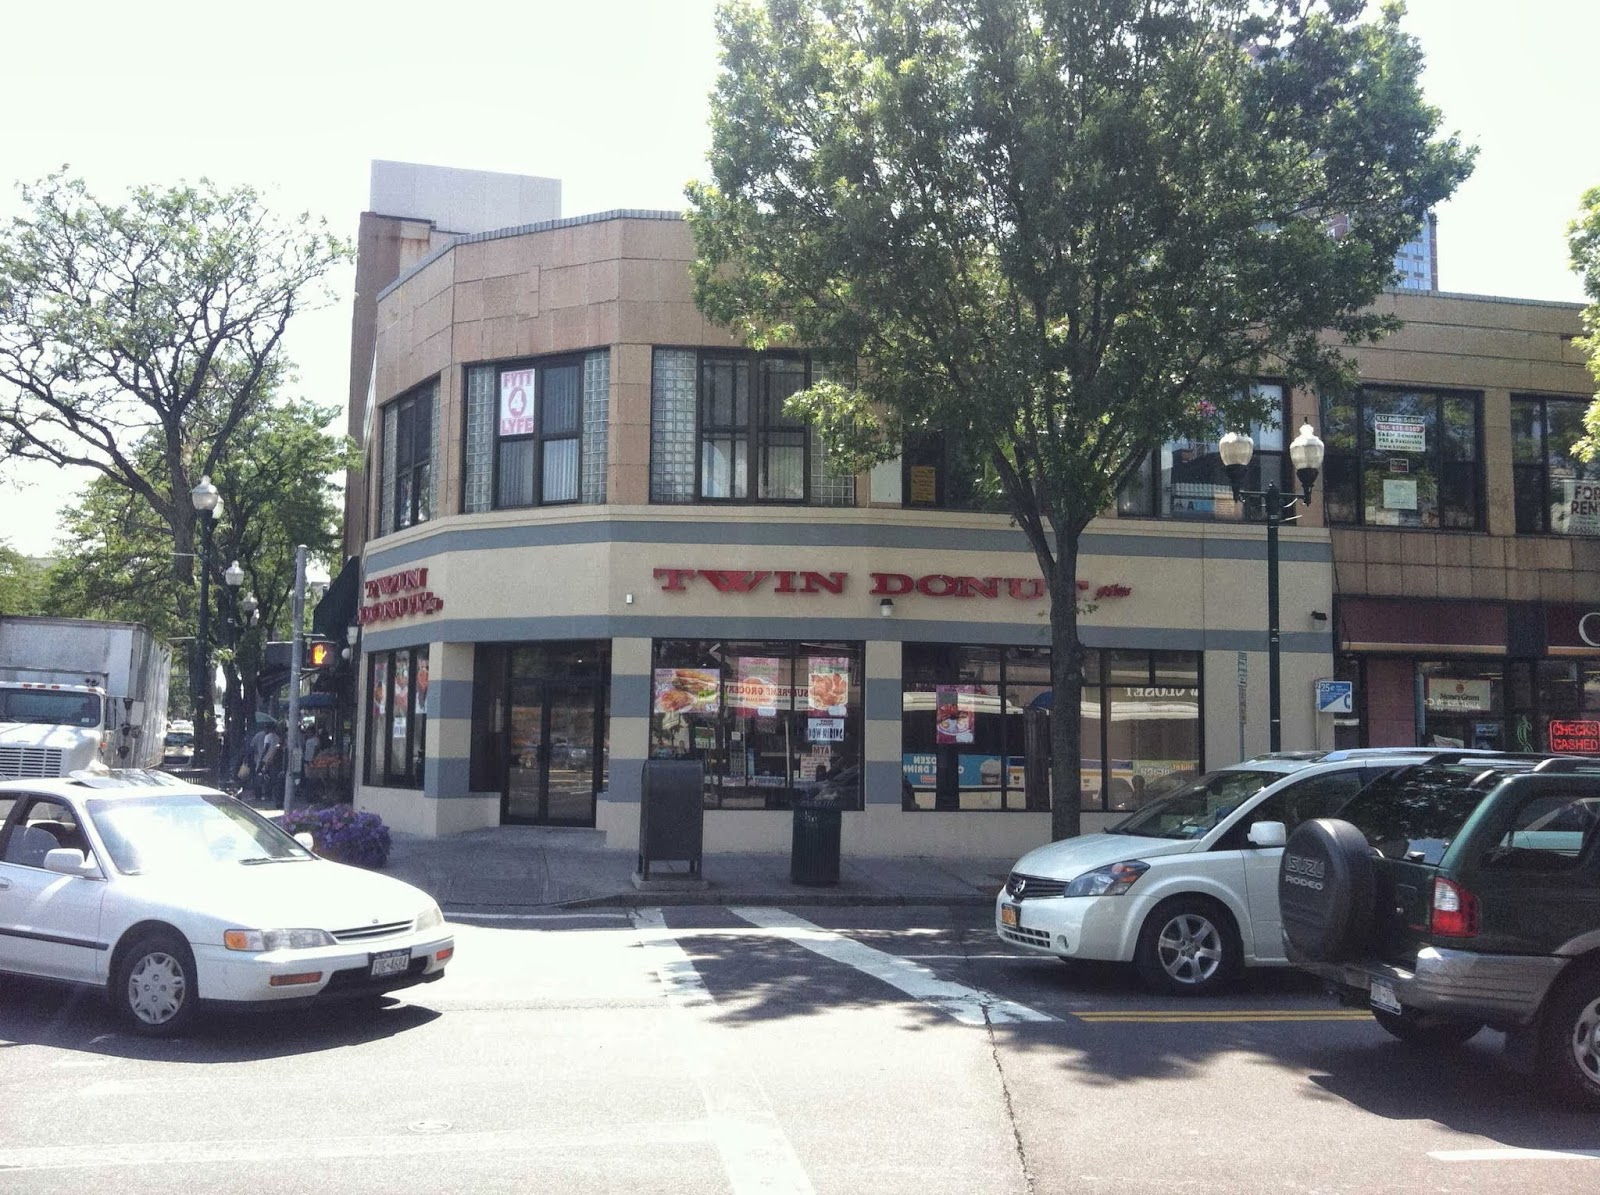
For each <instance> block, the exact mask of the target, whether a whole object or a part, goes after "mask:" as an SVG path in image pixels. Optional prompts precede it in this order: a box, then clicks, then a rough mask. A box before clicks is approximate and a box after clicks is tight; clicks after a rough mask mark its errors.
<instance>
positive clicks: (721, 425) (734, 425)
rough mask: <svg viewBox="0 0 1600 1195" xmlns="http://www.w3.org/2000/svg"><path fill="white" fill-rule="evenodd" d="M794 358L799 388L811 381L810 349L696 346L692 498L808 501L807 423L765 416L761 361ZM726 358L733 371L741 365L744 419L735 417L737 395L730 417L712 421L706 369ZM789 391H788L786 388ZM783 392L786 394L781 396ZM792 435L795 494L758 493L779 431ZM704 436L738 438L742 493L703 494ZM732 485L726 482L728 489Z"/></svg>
mask: <svg viewBox="0 0 1600 1195" xmlns="http://www.w3.org/2000/svg"><path fill="white" fill-rule="evenodd" d="M775 361H786V362H798V363H799V364H800V366H801V371H802V372H801V381H802V384H801V386H800V389H802V390H803V389H805V388H806V387H808V386H810V385H811V384H812V381H813V380H814V377H815V374H814V372H813V365H812V361H811V358H810V355H809V354H807V353H799V352H751V351H747V350H738V349H699V350H697V351H696V357H695V420H694V424H695V427H694V438H695V473H694V498H695V501H696V502H699V503H706V504H707V505H713V506H807V505H809V504H810V503H811V427H810V424H809V423H807V422H806V421H805V420H798V421H796V422H794V423H793V424H789V423H786V422H781V418H782V412H781V407H780V410H779V411H778V418H779V420H780V422H771V421H769V416H770V415H771V414H772V412H771V411H769V407H770V406H771V403H770V394H769V391H768V388H767V387H768V382H769V380H770V379H769V375H768V373H767V370H766V369H765V368H764V366H765V365H766V364H767V363H768V362H775ZM722 362H726V363H728V364H731V365H733V366H734V368H735V371H736V373H735V377H737V372H738V371H739V369H740V367H741V366H742V367H743V369H742V372H743V373H744V377H745V396H744V403H743V406H744V412H745V415H744V419H743V420H742V421H741V420H739V419H738V418H737V412H738V406H739V404H738V401H737V399H735V400H734V402H733V403H732V407H733V410H734V414H735V418H734V419H732V420H730V421H728V422H714V421H712V420H710V419H708V418H707V407H708V405H709V404H710V401H711V400H710V399H708V396H707V386H706V371H707V369H708V368H709V367H712V366H714V365H716V364H718V363H722ZM791 393H793V392H791ZM786 397H787V396H786ZM790 435H792V436H794V437H795V438H796V439H797V440H798V442H799V448H800V496H799V497H797V498H764V497H762V496H761V490H762V487H763V479H764V478H765V477H766V476H767V474H766V470H765V468H764V463H765V460H766V456H767V454H769V453H770V452H771V451H772V450H773V448H774V447H775V441H776V440H777V439H778V438H779V437H783V436H790ZM708 437H710V438H712V439H715V440H719V441H722V440H725V441H728V442H730V443H737V442H742V443H743V446H744V451H745V484H744V490H745V492H744V493H743V494H735V493H729V494H727V495H707V493H706V464H705V451H706V446H707V444H708ZM733 488H734V487H733V485H732V483H731V479H730V485H729V489H730V490H732V489H733Z"/></svg>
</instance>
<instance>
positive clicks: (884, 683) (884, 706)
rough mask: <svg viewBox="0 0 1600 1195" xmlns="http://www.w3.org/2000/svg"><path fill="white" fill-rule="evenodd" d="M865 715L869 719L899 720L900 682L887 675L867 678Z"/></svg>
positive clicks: (900, 703) (900, 704)
mask: <svg viewBox="0 0 1600 1195" xmlns="http://www.w3.org/2000/svg"><path fill="white" fill-rule="evenodd" d="M866 687H867V700H866V716H867V719H868V720H869V721H879V720H882V721H890V720H892V721H896V722H898V721H899V720H900V711H901V708H902V705H903V702H902V701H901V698H900V691H901V682H900V681H899V680H897V679H894V678H889V677H881V676H878V677H868V678H867V686H866Z"/></svg>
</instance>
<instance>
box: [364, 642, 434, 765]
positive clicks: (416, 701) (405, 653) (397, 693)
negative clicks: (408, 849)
mask: <svg viewBox="0 0 1600 1195" xmlns="http://www.w3.org/2000/svg"><path fill="white" fill-rule="evenodd" d="M367 693H368V697H369V701H370V705H369V707H368V712H367V749H366V772H365V775H366V783H368V784H374V785H383V786H385V787H390V788H421V787H422V775H423V744H424V743H425V742H426V739H427V734H426V732H427V721H428V704H427V702H428V649H427V648H426V647H408V648H404V649H402V650H400V651H388V652H377V653H375V654H373V655H370V656H368V659H367Z"/></svg>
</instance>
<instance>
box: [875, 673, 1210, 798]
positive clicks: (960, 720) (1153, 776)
mask: <svg viewBox="0 0 1600 1195" xmlns="http://www.w3.org/2000/svg"><path fill="white" fill-rule="evenodd" d="M903 676H904V682H903V683H904V699H903V705H904V712H903V715H902V723H901V725H902V740H903V744H904V746H903V748H902V751H903V755H902V764H903V767H904V770H905V776H906V782H907V784H908V785H909V796H908V798H907V801H908V805H909V804H914V805H915V807H916V808H918V809H939V810H944V809H992V810H1011V809H1048V808H1049V807H1050V758H1051V755H1050V718H1051V717H1052V716H1053V706H1054V702H1053V700H1052V698H1053V689H1052V687H1051V684H1050V666H1049V652H1048V651H1047V650H1045V649H1043V648H1000V647H975V646H963V645H955V644H907V645H906V647H905V654H904V665H903ZM1084 678H1085V679H1084V687H1083V698H1082V703H1081V706H1080V710H1079V733H1080V735H1081V736H1082V748H1081V753H1082V782H1081V790H1080V795H1079V800H1080V802H1081V804H1082V807H1083V808H1084V809H1090V810H1105V809H1132V808H1135V807H1137V805H1138V804H1140V803H1141V801H1142V799H1143V794H1144V791H1145V789H1146V787H1147V785H1148V784H1149V783H1150V782H1152V781H1154V780H1157V779H1159V778H1161V777H1163V776H1166V775H1168V774H1171V773H1180V774H1192V773H1195V772H1198V771H1199V769H1200V661H1199V656H1198V655H1196V654H1195V653H1192V652H1147V651H1116V652H1106V653H1098V652H1092V651H1091V652H1089V653H1087V655H1086V659H1085V664H1084Z"/></svg>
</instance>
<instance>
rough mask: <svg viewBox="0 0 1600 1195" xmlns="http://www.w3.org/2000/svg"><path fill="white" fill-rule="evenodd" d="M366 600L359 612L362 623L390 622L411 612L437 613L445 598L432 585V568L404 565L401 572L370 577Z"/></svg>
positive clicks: (365, 587)
mask: <svg viewBox="0 0 1600 1195" xmlns="http://www.w3.org/2000/svg"><path fill="white" fill-rule="evenodd" d="M362 592H363V593H364V594H365V596H366V602H365V603H364V604H363V605H362V607H361V609H360V610H358V611H357V612H356V621H357V622H359V623H360V624H361V625H362V626H371V625H372V624H373V623H375V622H389V621H391V620H393V619H396V618H405V617H407V616H408V615H411V614H437V613H438V612H439V611H440V610H443V609H444V599H443V598H442V597H440V596H439V595H438V594H436V593H434V592H433V590H431V589H429V588H428V570H427V569H425V568H403V569H401V570H400V571H399V572H395V573H385V574H384V575H383V576H381V577H369V578H368V579H367V580H366V581H365V582H363V588H362Z"/></svg>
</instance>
